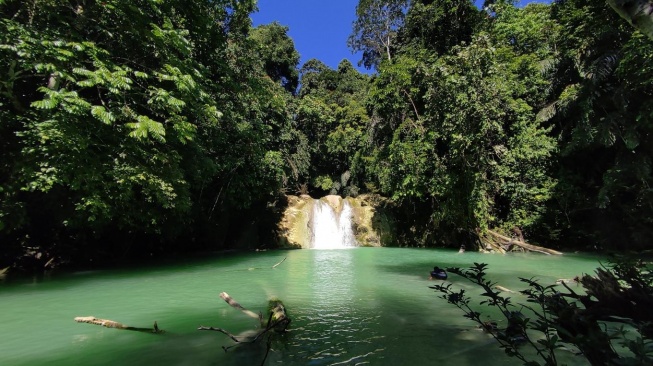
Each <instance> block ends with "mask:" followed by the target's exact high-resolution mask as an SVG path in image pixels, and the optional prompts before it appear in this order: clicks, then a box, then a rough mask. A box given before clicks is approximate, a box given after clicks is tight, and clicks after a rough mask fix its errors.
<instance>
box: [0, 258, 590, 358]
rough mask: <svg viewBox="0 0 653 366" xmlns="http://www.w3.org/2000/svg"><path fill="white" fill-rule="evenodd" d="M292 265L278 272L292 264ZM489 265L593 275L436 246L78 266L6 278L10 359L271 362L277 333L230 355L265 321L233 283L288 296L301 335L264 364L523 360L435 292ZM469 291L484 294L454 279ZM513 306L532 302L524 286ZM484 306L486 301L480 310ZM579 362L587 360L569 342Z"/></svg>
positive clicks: (281, 343) (500, 270)
mask: <svg viewBox="0 0 653 366" xmlns="http://www.w3.org/2000/svg"><path fill="white" fill-rule="evenodd" d="M284 258H286V260H285V261H284V262H283V263H281V264H280V265H279V266H277V267H276V268H272V266H274V265H275V264H276V263H278V262H280V261H281V260H282V259H284ZM473 262H485V263H488V264H489V265H490V269H489V274H490V275H489V278H490V279H492V280H493V281H496V282H498V284H499V285H502V286H504V287H507V288H510V289H513V290H520V289H524V286H523V285H522V283H521V282H520V281H519V279H518V277H528V278H531V277H534V276H535V277H537V278H538V279H539V280H540V281H541V283H543V284H550V283H553V282H555V280H556V279H558V278H572V277H574V276H576V275H580V274H582V273H592V272H593V270H594V268H596V267H597V266H598V265H599V262H598V259H597V258H595V257H591V256H583V255H578V254H565V255H563V256H557V257H554V256H545V255H540V254H511V255H499V254H479V253H469V252H468V253H465V254H458V253H457V252H455V251H448V250H434V249H400V248H354V249H340V250H294V251H269V252H255V253H247V254H231V255H225V256H222V257H216V258H205V259H202V260H195V261H190V260H184V261H182V262H181V263H177V264H175V265H160V266H149V267H147V268H139V269H125V270H110V271H95V272H79V273H70V274H60V275H57V276H54V277H50V278H46V279H40V280H33V281H13V282H10V283H4V284H0V324H1V325H2V326H1V331H0V365H145V364H148V365H260V364H261V361H262V360H263V359H264V357H265V353H266V349H267V347H266V341H265V339H263V340H262V341H260V342H257V343H255V344H245V345H241V346H239V347H236V348H233V349H230V350H229V351H228V352H225V351H224V350H223V349H222V346H230V345H232V344H234V342H233V341H232V340H231V339H229V338H228V337H227V336H225V335H224V334H222V333H218V332H211V331H198V330H197V327H198V326H200V325H204V326H213V327H220V328H224V329H226V330H228V331H229V332H231V333H233V334H239V333H247V332H249V333H252V332H253V331H256V329H257V325H258V324H257V321H256V320H254V319H251V318H249V317H247V316H246V315H244V314H243V313H241V312H240V311H238V310H236V309H234V308H231V307H230V306H228V305H227V304H226V303H225V302H224V301H223V300H222V299H220V298H219V297H218V294H219V293H220V292H223V291H224V292H227V293H228V294H230V295H231V296H232V297H233V298H234V299H235V300H236V301H238V302H239V303H240V304H242V305H243V306H244V307H246V308H248V309H249V310H252V311H254V312H259V311H265V308H266V306H267V300H268V299H269V298H271V297H278V298H280V299H282V300H283V301H284V303H285V304H286V306H287V308H288V312H289V316H290V317H291V318H292V324H291V326H290V329H291V331H290V332H289V333H287V334H285V335H283V336H276V337H274V339H273V341H272V343H271V349H270V353H269V355H268V357H267V361H266V365H275V364H283V365H363V364H369V365H479V364H483V365H490V366H491V365H518V364H521V363H520V362H518V360H517V359H510V358H508V357H507V356H505V355H504V354H503V352H502V351H501V350H500V349H499V348H498V347H497V345H496V343H495V342H494V341H493V340H492V338H491V337H490V336H489V335H487V334H484V333H483V332H481V331H479V330H477V329H476V327H475V324H473V323H472V322H471V321H469V320H467V319H465V318H463V317H462V313H461V312H460V311H459V310H458V309H456V308H454V307H453V306H451V305H448V304H447V303H446V302H445V301H444V300H442V299H440V298H438V294H437V293H436V292H435V291H434V290H431V289H429V288H428V286H429V285H432V284H433V281H429V280H428V273H429V271H430V270H431V269H432V267H433V266H434V265H438V266H440V267H449V266H459V267H468V266H470V265H471V264H472V263H473ZM448 282H451V283H453V284H454V286H456V287H457V288H465V289H467V290H468V291H470V292H471V293H472V294H474V293H476V294H478V291H476V289H475V288H473V286H471V285H470V284H469V283H468V282H466V281H465V280H463V279H461V278H459V277H457V276H455V275H450V276H449V281H448ZM510 296H511V297H512V298H513V301H515V302H525V298H524V297H523V296H522V295H519V294H511V295H510ZM476 299H478V301H475V302H474V304H475V307H476V308H478V309H479V310H483V311H484V310H485V309H486V307H484V306H480V305H478V302H479V301H480V298H479V297H476ZM90 315H92V316H95V317H98V318H105V319H111V320H115V321H118V322H121V323H124V324H127V325H130V326H134V327H150V326H151V325H152V324H153V322H154V321H155V320H156V321H157V322H158V325H159V328H161V329H164V330H166V333H164V334H160V335H155V334H148V333H140V332H131V331H126V330H118V329H109V328H104V327H100V326H97V325H91V324H83V323H76V322H74V321H73V318H74V317H77V316H90ZM560 355H561V356H560V357H562V358H563V360H564V362H565V363H567V364H569V365H585V364H586V362H585V361H584V360H583V359H582V358H579V357H577V356H573V355H572V354H571V353H569V352H565V351H560Z"/></svg>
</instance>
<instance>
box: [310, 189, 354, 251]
mask: <svg viewBox="0 0 653 366" xmlns="http://www.w3.org/2000/svg"><path fill="white" fill-rule="evenodd" d="M351 216H352V210H351V206H350V205H349V203H348V202H347V201H343V207H342V211H340V215H336V212H335V210H334V209H333V207H331V206H329V204H328V203H326V202H323V201H320V200H316V201H315V204H314V205H313V220H312V221H313V222H312V228H311V229H312V230H311V232H312V234H313V235H312V240H311V241H312V243H311V248H313V249H339V248H350V247H355V246H356V238H355V237H354V230H353V229H352V227H351Z"/></svg>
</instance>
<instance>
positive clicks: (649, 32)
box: [607, 0, 653, 40]
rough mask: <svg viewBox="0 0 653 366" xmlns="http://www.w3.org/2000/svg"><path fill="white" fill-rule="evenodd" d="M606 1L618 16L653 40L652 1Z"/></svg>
mask: <svg viewBox="0 0 653 366" xmlns="http://www.w3.org/2000/svg"><path fill="white" fill-rule="evenodd" d="M607 3H608V5H610V7H611V8H612V9H614V11H616V12H617V14H619V16H620V17H622V18H624V19H625V20H626V21H627V22H628V23H630V25H632V26H633V27H635V28H636V29H637V30H639V31H640V32H642V33H643V34H644V35H646V36H647V37H648V38H650V39H651V40H653V1H651V0H607Z"/></svg>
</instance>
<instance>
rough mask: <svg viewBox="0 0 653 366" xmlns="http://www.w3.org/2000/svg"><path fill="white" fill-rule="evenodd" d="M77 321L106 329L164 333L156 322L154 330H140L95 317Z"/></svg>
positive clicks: (82, 317)
mask: <svg viewBox="0 0 653 366" xmlns="http://www.w3.org/2000/svg"><path fill="white" fill-rule="evenodd" d="M75 321H76V322H78V323H88V324H95V325H100V326H103V327H106V328H115V329H123V330H133V331H136V332H145V333H155V334H157V333H163V332H164V331H163V330H161V329H159V325H158V324H157V323H156V321H155V322H154V325H153V326H152V328H139V327H130V326H128V325H125V324H122V323H119V322H117V321H114V320H108V319H100V318H96V317H94V316H78V317H76V318H75Z"/></svg>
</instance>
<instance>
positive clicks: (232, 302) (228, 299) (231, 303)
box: [220, 292, 261, 320]
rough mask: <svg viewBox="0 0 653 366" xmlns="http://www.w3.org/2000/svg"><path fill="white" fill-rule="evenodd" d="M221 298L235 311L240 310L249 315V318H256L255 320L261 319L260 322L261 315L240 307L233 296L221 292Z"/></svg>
mask: <svg viewBox="0 0 653 366" xmlns="http://www.w3.org/2000/svg"><path fill="white" fill-rule="evenodd" d="M220 297H221V298H222V299H223V300H224V301H226V302H227V304H229V306H231V307H232V308H235V309H238V310H240V311H242V312H243V313H244V314H245V315H247V316H249V317H252V318H254V319H259V320H260V319H261V315H260V314H256V313H255V312H253V311H249V310H247V309H245V308H244V307H243V306H242V305H240V304H239V303H238V302H236V300H234V299H233V298H232V297H231V296H229V294H228V293H226V292H221V293H220Z"/></svg>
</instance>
